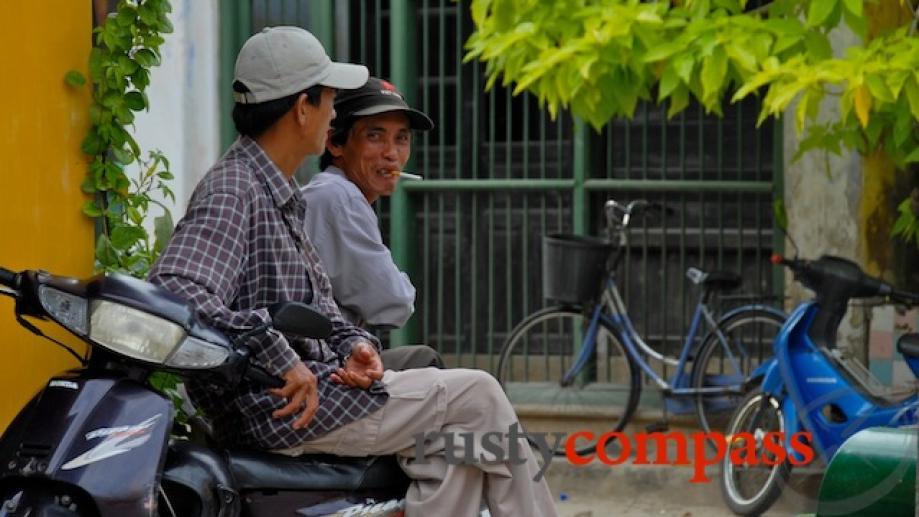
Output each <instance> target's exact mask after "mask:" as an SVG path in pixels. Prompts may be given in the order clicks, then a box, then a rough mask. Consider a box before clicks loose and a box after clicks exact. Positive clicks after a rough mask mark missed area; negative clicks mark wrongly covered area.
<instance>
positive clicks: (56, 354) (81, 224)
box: [0, 0, 93, 428]
mask: <svg viewBox="0 0 919 517" xmlns="http://www.w3.org/2000/svg"><path fill="white" fill-rule="evenodd" d="M3 18H4V23H3V30H2V31H0V178H2V197H0V229H2V231H0V266H3V267H5V268H7V269H12V270H21V269H35V268H41V269H46V270H48V271H51V272H54V273H59V274H66V275H72V276H80V277H82V276H87V275H89V274H90V273H91V272H92V259H93V258H92V249H93V244H92V243H93V227H92V224H91V222H90V221H89V219H87V218H86V217H85V216H83V215H82V214H81V213H80V206H81V205H82V203H83V202H84V201H85V197H84V195H83V194H82V192H81V191H80V183H81V182H82V181H83V177H84V175H85V174H86V159H85V157H84V155H83V154H82V153H81V152H80V142H81V140H82V138H83V135H84V134H85V132H86V128H87V125H88V122H89V121H88V114H87V108H88V105H89V101H90V97H89V89H88V86H84V87H83V88H80V89H77V90H74V89H72V88H70V87H68V86H67V85H66V84H65V83H64V80H63V78H64V74H65V73H67V71H68V70H71V69H75V70H80V71H82V72H83V73H84V74H86V71H87V60H88V59H89V50H90V46H91V43H92V41H91V37H92V35H91V31H92V18H91V2H87V1H85V0H84V1H77V0H41V1H37V2H15V3H12V4H10V5H4V14H3ZM12 308H13V303H12V300H11V299H9V298H6V297H4V298H2V299H0V428H5V427H6V426H7V424H8V423H9V421H10V420H11V419H12V418H13V416H15V414H16V412H17V411H18V409H19V408H20V407H21V406H22V404H23V403H25V401H26V400H28V398H29V397H31V396H32V394H33V393H34V392H35V391H36V390H37V389H38V388H39V387H41V386H42V385H43V384H44V382H45V381H46V380H47V378H48V377H49V376H50V375H52V374H53V373H55V372H58V371H61V370H63V369H65V368H67V367H71V366H73V365H74V364H75V363H76V362H75V360H73V359H72V358H71V357H70V356H69V355H68V354H67V353H66V352H64V351H63V350H61V349H59V348H58V347H56V346H54V345H52V344H51V343H49V342H47V341H44V340H41V339H39V338H37V337H34V336H32V335H31V334H29V333H28V332H27V331H26V330H25V329H23V328H21V327H19V325H17V324H16V322H15V320H14V319H13V311H12ZM43 327H45V328H47V326H43ZM58 334H59V333H56V335H58ZM68 341H69V342H71V343H72V342H73V340H72V339H71V340H68Z"/></svg>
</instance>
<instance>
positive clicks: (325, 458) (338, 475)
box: [227, 451, 409, 491]
mask: <svg viewBox="0 0 919 517" xmlns="http://www.w3.org/2000/svg"><path fill="white" fill-rule="evenodd" d="M227 463H228V464H229V466H230V472H231V473H232V475H233V478H234V480H235V482H236V486H237V488H238V489H239V490H242V491H245V490H266V489H270V490H310V491H316V490H342V491H355V490H372V489H389V488H401V487H404V488H406V489H407V488H408V484H409V479H408V477H407V476H406V475H405V473H404V472H403V471H402V469H401V468H399V465H398V463H396V458H395V456H372V457H366V458H349V457H343V456H333V455H326V454H314V455H313V454H311V455H304V456H298V457H290V456H284V455H281V454H274V453H270V452H261V451H228V452H227Z"/></svg>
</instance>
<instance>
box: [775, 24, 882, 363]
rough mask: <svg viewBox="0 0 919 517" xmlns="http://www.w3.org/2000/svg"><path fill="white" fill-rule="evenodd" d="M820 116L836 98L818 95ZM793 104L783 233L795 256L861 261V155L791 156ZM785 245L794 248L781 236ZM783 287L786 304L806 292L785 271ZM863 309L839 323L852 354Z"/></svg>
mask: <svg viewBox="0 0 919 517" xmlns="http://www.w3.org/2000/svg"><path fill="white" fill-rule="evenodd" d="M831 41H832V43H833V47H834V49H836V52H837V54H841V53H842V50H843V49H845V48H846V47H849V46H852V45H855V44H856V43H857V39H856V36H855V35H853V34H852V33H851V32H849V31H848V30H835V31H833V33H832V35H831ZM820 118H821V119H822V120H835V119H838V118H839V108H838V100H837V99H836V98H835V97H831V98H829V99H827V100H825V101H824V103H823V106H822V109H821V114H820ZM793 120H794V106H792V107H791V108H790V109H789V110H788V112H787V115H786V117H785V129H784V134H785V139H784V146H785V148H784V151H785V208H786V210H787V212H788V223H789V232H788V233H789V234H790V236H791V238H792V239H793V240H794V241H795V243H797V245H798V248H799V249H800V253H801V257H803V258H817V257H819V256H820V255H824V254H829V255H838V256H842V257H845V258H848V259H851V260H854V261H856V262H859V263H862V261H861V260H860V258H861V257H862V256H863V250H862V249H861V241H860V238H859V237H860V235H861V230H860V221H859V217H858V214H859V206H860V204H861V199H862V182H863V178H862V158H861V156H860V155H858V154H857V153H855V152H851V151H844V152H843V154H842V156H837V155H834V154H830V153H826V152H823V151H819V150H817V151H811V152H809V153H807V154H805V155H803V156H802V157H801V158H800V159H799V160H797V161H792V157H793V156H794V155H795V153H796V152H797V150H798V143H799V136H798V134H797V132H796V130H795V128H794V123H793ZM785 251H786V253H787V254H789V255H791V254H793V253H794V248H793V247H792V246H791V244H790V243H788V242H786V246H785ZM786 293H788V295H789V296H790V297H791V301H792V305H791V306H794V304H797V303H798V302H799V301H801V300H802V299H808V298H810V297H811V296H812V294H811V293H809V292H808V291H807V290H806V289H804V288H803V287H801V285H800V284H798V283H796V282H794V281H793V279H792V277H791V275H790V274H787V275H786ZM864 316H865V315H864V314H863V313H862V311H861V310H850V311H849V315H848V316H847V318H846V319H845V320H844V321H843V324H842V326H841V327H840V329H839V341H838V345H839V347H840V348H841V349H842V350H844V351H846V352H848V353H851V354H853V355H856V356H857V357H861V358H867V356H866V351H865V342H866V336H865V332H866V329H865V328H864V322H865V317H864Z"/></svg>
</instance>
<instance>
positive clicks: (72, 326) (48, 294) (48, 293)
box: [38, 285, 87, 336]
mask: <svg viewBox="0 0 919 517" xmlns="http://www.w3.org/2000/svg"><path fill="white" fill-rule="evenodd" d="M38 300H39V301H40V302H41V306H42V308H43V309H45V312H47V313H48V314H50V315H51V317H52V318H54V319H55V320H57V321H58V322H60V324H61V325H63V326H65V327H67V328H68V329H69V330H71V331H72V332H75V333H77V334H79V335H81V336H85V335H86V333H87V329H86V326H87V320H86V305H87V304H86V298H82V297H80V296H76V295H73V294H70V293H65V292H64V291H61V290H59V289H55V288H53V287H49V286H47V285H42V286H40V287H39V288H38Z"/></svg>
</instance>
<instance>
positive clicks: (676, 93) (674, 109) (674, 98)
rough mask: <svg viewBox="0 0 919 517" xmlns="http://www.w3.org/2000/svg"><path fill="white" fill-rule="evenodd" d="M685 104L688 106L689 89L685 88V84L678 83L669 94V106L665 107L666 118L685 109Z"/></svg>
mask: <svg viewBox="0 0 919 517" xmlns="http://www.w3.org/2000/svg"><path fill="white" fill-rule="evenodd" d="M687 106H689V90H688V89H687V88H686V85H684V84H680V85H679V86H677V87H676V89H675V90H673V93H672V94H671V95H670V107H669V108H668V109H667V118H673V116H674V115H676V114H677V113H679V112H681V111H683V110H684V109H686V107H687Z"/></svg>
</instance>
